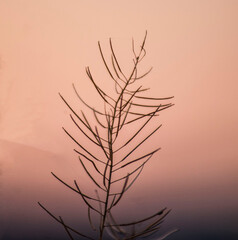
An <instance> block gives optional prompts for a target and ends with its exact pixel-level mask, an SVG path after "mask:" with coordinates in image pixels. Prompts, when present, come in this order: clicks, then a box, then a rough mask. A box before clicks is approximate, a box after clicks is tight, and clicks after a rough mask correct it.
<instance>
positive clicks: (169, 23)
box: [0, 0, 238, 205]
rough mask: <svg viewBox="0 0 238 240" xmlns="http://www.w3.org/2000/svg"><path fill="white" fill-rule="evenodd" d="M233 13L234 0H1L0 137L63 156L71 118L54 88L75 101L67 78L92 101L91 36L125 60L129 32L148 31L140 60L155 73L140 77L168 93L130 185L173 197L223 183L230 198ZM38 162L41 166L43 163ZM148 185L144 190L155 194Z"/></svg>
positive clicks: (234, 136) (154, 92)
mask: <svg viewBox="0 0 238 240" xmlns="http://www.w3.org/2000/svg"><path fill="white" fill-rule="evenodd" d="M56 2H57V3H56ZM237 12H238V1H235V0H201V1H196V0H192V1H191V0H171V1H170V0H169V1H158V0H147V1H141V0H131V1H126V0H120V1H107V0H101V1H92V0H87V1H86V0H81V1H80V0H71V1H68V0H67V1H66V0H57V1H46V0H42V1H37V0H35V1H30V0H22V1H17V0H9V1H0V35H1V37H0V138H1V139H2V140H7V141H10V142H15V143H21V144H24V145H27V146H32V147H35V148H38V149H42V150H45V151H49V152H52V153H54V154H57V155H59V156H60V155H61V156H62V157H67V156H70V157H71V156H72V153H71V149H73V148H74V147H75V146H74V144H73V143H72V142H71V141H70V140H69V139H67V138H66V136H65V135H64V133H63V132H62V130H61V126H65V127H66V128H68V129H72V124H71V122H70V120H69V117H68V113H69V111H68V110H67V109H66V107H65V106H64V104H63V103H62V101H61V100H60V98H59V96H58V92H61V93H62V94H63V95H64V96H65V97H66V98H67V99H71V101H72V102H74V103H75V99H76V98H75V96H74V92H73V90H72V87H71V84H72V83H75V84H76V86H77V88H78V89H79V91H80V93H81V95H82V96H83V97H85V98H87V97H88V94H89V93H90V94H92V95H91V96H92V97H91V100H90V102H91V103H92V104H96V103H95V101H96V97H97V93H96V92H93V91H92V90H94V89H93V87H92V86H91V83H90V82H89V81H88V79H87V78H86V74H85V67H86V66H90V67H91V70H92V72H93V73H94V75H95V76H96V80H98V83H100V84H101V86H104V85H103V84H104V83H103V81H104V78H105V76H107V75H106V73H105V71H104V68H103V64H102V62H101V59H100V55H99V51H98V49H97V41H98V40H99V41H100V42H101V43H102V46H103V48H104V49H105V51H107V49H108V47H109V46H108V39H109V37H111V38H112V40H113V41H114V43H115V44H114V45H115V49H116V50H117V52H118V56H119V59H121V61H122V65H123V64H124V66H125V67H127V66H128V64H131V56H132V55H131V49H130V47H131V39H132V37H133V38H134V39H135V41H136V43H137V44H140V43H141V41H142V39H143V36H144V34H145V30H147V31H148V39H147V42H146V49H147V57H146V59H145V60H144V65H143V66H145V68H147V67H148V68H149V67H150V66H153V71H152V72H151V73H150V75H149V76H148V77H147V78H146V79H145V82H144V83H145V84H144V85H145V86H146V87H150V88H151V90H150V91H151V96H158V97H164V96H171V95H173V96H175V98H174V99H173V102H174V103H175V106H174V107H173V108H171V109H169V110H167V112H163V113H162V116H161V118H160V122H161V123H162V124H163V128H162V129H161V131H160V132H159V133H158V134H157V135H156V138H155V142H156V143H158V146H161V147H162V150H161V152H160V153H159V154H158V155H157V156H156V157H158V160H156V159H154V160H152V162H151V165H148V167H147V169H145V172H144V175H143V177H142V178H141V181H140V184H141V185H140V186H138V185H137V187H138V191H139V188H140V187H144V186H146V185H148V184H150V185H151V186H159V188H160V189H161V190H160V191H162V192H163V194H166V193H167V194H168V195H170V194H172V193H171V192H173V191H174V192H173V194H174V195H176V193H177V194H179V191H181V192H183V191H190V190H191V189H193V188H194V187H195V186H196V189H203V191H204V193H207V194H209V189H210V188H212V189H215V190H216V191H215V190H214V194H213V193H211V192H210V194H211V198H212V196H213V197H214V199H215V198H217V196H218V195H221V194H222V191H223V190H221V188H222V189H224V191H228V190H230V192H232V194H234V196H235V198H233V200H231V202H232V203H234V201H236V200H237V192H236V193H234V189H235V185H236V184H237V181H238V177H237V176H238V175H237V170H238V163H237V159H238V158H237V157H238V150H237V149H238V147H237V144H238V127H237V122H238V111H237V106H236V104H237V102H238V97H237V89H238V81H237V79H238V78H237V77H238V66H237V63H238V48H237V42H238V27H237V23H238V14H237ZM94 96H95V98H94ZM78 109H80V107H78ZM16 167H17V165H16ZM44 167H45V166H44V165H42V169H40V168H39V171H42V172H44V171H51V169H45V168H44ZM26 170H27V169H26ZM16 171H17V169H16ZM158 173H159V175H158ZM155 182H156V185H153V184H154V183H155ZM152 189H153V188H152V187H151V188H147V190H146V191H148V194H152V195H153V196H157V193H153V190H152ZM166 189H168V190H169V191H166ZM184 189H185V190H184ZM191 191H192V190H191ZM137 194H140V193H137ZM158 195H160V194H159V193H158ZM163 199H164V202H166V196H164V197H163ZM224 202H225V200H224ZM211 205H212V204H211Z"/></svg>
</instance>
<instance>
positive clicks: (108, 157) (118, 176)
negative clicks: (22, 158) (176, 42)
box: [39, 32, 175, 240]
mask: <svg viewBox="0 0 238 240" xmlns="http://www.w3.org/2000/svg"><path fill="white" fill-rule="evenodd" d="M146 37H147V32H146V34H145V37H144V40H143V42H142V45H141V46H140V48H139V51H138V53H136V50H135V46H134V41H133V40H132V52H133V66H132V69H131V72H130V73H129V75H128V76H127V74H126V73H125V72H124V71H123V70H122V68H121V66H120V64H119V61H118V58H117V56H116V54H115V51H114V47H113V44H112V41H111V39H110V40H109V46H110V52H111V59H110V66H109V64H108V61H107V60H106V58H105V55H104V53H103V50H102V47H101V45H100V42H98V47H99V51H100V55H101V58H102V61H103V63H104V66H105V68H106V70H107V72H108V74H109V76H110V78H111V79H112V81H113V82H114V84H115V92H114V93H110V94H109V93H106V92H105V91H104V90H102V88H101V87H99V85H98V84H97V83H96V82H95V80H94V78H93V76H92V74H91V71H90V69H89V67H86V73H87V76H88V78H89V80H90V81H91V82H92V84H93V86H94V87H95V89H96V91H97V92H98V94H99V96H100V98H101V100H102V102H103V106H104V108H103V110H102V111H101V110H98V109H95V108H94V107H92V106H90V105H89V104H88V103H86V102H85V101H84V100H83V99H82V98H81V97H80V95H79V94H78V91H77V90H76V88H75V86H74V85H73V88H74V91H75V93H76V95H77V97H78V99H79V100H80V101H81V103H83V104H84V105H85V106H86V107H87V108H88V109H89V110H90V111H91V112H92V113H93V115H94V121H95V122H96V125H95V126H94V127H93V126H92V124H91V123H90V121H89V119H88V118H87V117H86V115H85V114H84V112H83V111H81V116H80V115H79V114H78V113H76V112H75V110H74V109H73V108H72V107H71V105H70V104H69V103H68V102H67V101H66V100H65V98H64V97H63V96H62V95H60V97H61V98H62V100H63V101H64V103H65V104H66V105H67V107H68V108H69V109H70V110H71V112H72V114H70V117H71V119H72V121H73V123H74V124H75V125H76V127H77V128H78V130H79V131H80V132H81V134H82V135H83V136H84V137H85V138H86V139H88V141H89V142H90V143H91V144H92V145H94V146H95V148H97V149H98V151H101V152H102V153H103V157H98V156H97V154H94V153H92V152H91V151H90V150H88V149H89V148H88V147H85V146H83V145H82V143H81V142H79V141H77V140H76V138H75V137H74V136H72V135H71V134H70V133H69V132H68V131H67V130H66V129H64V128H63V129H64V131H65V133H66V134H67V135H68V136H69V137H70V138H71V139H72V140H73V141H74V142H75V143H76V144H77V146H78V148H79V149H78V150H76V149H74V151H75V152H76V153H77V154H78V158H79V162H80V164H81V165H82V167H83V169H84V171H85V172H86V174H87V175H88V177H89V178H90V179H91V180H92V182H93V183H94V185H95V187H96V189H95V195H94V196H92V195H89V194H87V193H84V192H82V190H81V188H80V187H79V185H78V182H77V181H76V180H74V185H73V186H72V185H70V184H68V183H66V182H65V181H64V180H62V179H61V178H59V177H58V176H57V175H55V174H54V173H53V172H52V175H53V176H54V177H55V178H56V179H57V180H58V181H60V182H61V183H63V184H64V185H65V186H66V187H68V188H69V189H71V190H72V191H74V192H76V193H77V194H78V195H79V196H80V197H81V198H82V200H83V201H84V202H85V204H86V205H87V208H88V220H89V223H90V225H91V227H92V229H93V230H94V231H97V239H99V240H102V239H104V238H105V231H106V232H107V234H108V235H109V236H111V237H112V238H113V239H124V240H129V239H137V238H140V237H148V236H151V235H152V234H154V233H156V232H157V231H158V230H159V228H160V225H161V223H162V221H163V219H164V218H165V217H166V216H167V214H168V213H169V212H170V210H168V209H167V208H164V209H162V210H159V211H157V212H156V213H154V214H153V215H151V216H147V217H145V218H143V219H140V220H136V221H132V222H127V223H118V221H117V220H116V219H115V217H114V216H113V214H112V210H113V209H114V207H116V206H117V205H118V203H119V202H120V200H121V199H122V197H123V196H124V194H125V192H127V191H128V189H130V187H131V186H132V185H133V183H134V182H135V181H136V179H137V178H138V176H139V175H140V174H141V172H142V170H143V168H144V166H145V165H146V163H148V161H149V160H150V159H151V157H152V156H153V155H154V154H155V153H156V152H157V151H158V150H159V149H160V148H156V149H153V150H151V151H149V152H147V153H143V154H142V155H140V154H139V155H138V149H139V148H140V147H141V146H142V144H143V143H144V142H145V141H147V140H148V139H149V138H150V137H151V136H152V135H153V134H155V133H156V132H157V131H158V130H159V129H160V127H161V125H159V126H157V127H156V128H155V129H154V130H153V131H152V132H150V133H149V134H148V135H146V136H145V137H143V135H142V134H141V133H142V132H143V130H144V128H145V127H146V126H147V125H148V123H149V122H151V120H152V119H153V118H156V117H157V116H159V115H158V113H159V112H160V111H162V110H165V109H167V108H170V107H171V106H173V104H171V103H166V104H164V103H161V102H163V101H164V100H168V99H171V98H173V97H166V98H155V97H148V96H144V93H145V92H146V91H148V89H147V88H143V87H142V86H141V85H139V86H136V85H137V83H138V82H139V80H141V79H143V78H144V77H145V76H146V75H147V74H149V73H150V71H151V69H152V68H151V69H149V70H148V71H147V72H145V73H143V74H141V75H139V74H138V66H139V64H140V62H141V61H142V60H143V59H144V57H145V56H146V50H145V42H146ZM132 125H133V127H135V126H137V125H138V126H139V127H138V129H137V130H136V131H135V132H133V131H132V130H131V129H132ZM124 129H125V130H126V135H125V131H124V132H123V130H124ZM122 132H123V134H122ZM139 136H142V138H141V139H140V140H139V141H138V140H137V139H139ZM135 142H136V143H135ZM128 148H129V150H128ZM88 164H91V168H90V167H89V165H88ZM118 185H119V187H120V190H117V189H118ZM39 205H40V206H41V207H42V208H43V209H44V210H45V211H46V212H47V213H48V214H49V215H50V216H51V217H53V218H54V219H55V220H56V221H57V222H59V223H60V224H61V225H62V226H63V227H64V229H65V231H66V232H67V234H68V236H69V238H70V239H75V238H74V237H76V236H79V237H84V238H87V239H94V238H93V237H90V236H88V235H86V234H84V233H81V232H79V231H78V230H76V229H74V228H73V227H71V226H69V225H68V224H66V223H65V222H64V221H63V219H62V217H60V216H59V217H56V216H55V215H53V214H52V213H51V212H50V211H49V210H47V209H46V208H45V207H44V206H43V205H42V204H41V203H39ZM92 212H94V215H95V213H96V214H97V215H98V216H99V224H98V227H97V228H95V227H94V224H93V220H92ZM174 231H175V230H174ZM174 231H171V232H169V233H168V234H166V235H163V236H162V237H160V238H157V239H164V238H165V237H167V236H168V235H170V234H171V233H173V232H174Z"/></svg>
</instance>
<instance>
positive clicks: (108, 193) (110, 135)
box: [99, 119, 114, 240]
mask: <svg viewBox="0 0 238 240" xmlns="http://www.w3.org/2000/svg"><path fill="white" fill-rule="evenodd" d="M113 122H114V121H112V126H110V119H109V123H108V147H109V159H108V164H109V167H110V171H109V177H108V186H107V194H106V200H105V206H104V214H103V219H102V222H101V228H100V238H99V240H102V238H103V232H104V228H105V221H106V218H107V213H108V203H109V196H110V189H111V179H112V167H113V149H112V144H113V143H112V134H113V133H112V131H113V130H112V129H113ZM105 174H106V173H105Z"/></svg>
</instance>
